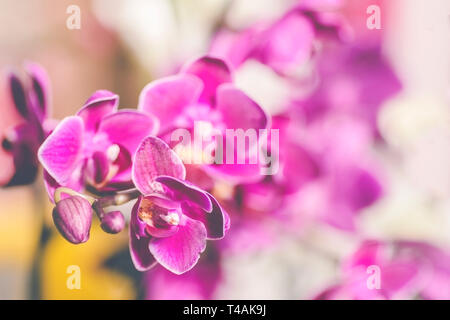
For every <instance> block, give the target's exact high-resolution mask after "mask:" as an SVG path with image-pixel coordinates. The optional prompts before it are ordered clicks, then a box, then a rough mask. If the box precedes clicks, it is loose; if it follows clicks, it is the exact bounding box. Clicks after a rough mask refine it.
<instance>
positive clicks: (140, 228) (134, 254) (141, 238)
mask: <svg viewBox="0 0 450 320" xmlns="http://www.w3.org/2000/svg"><path fill="white" fill-rule="evenodd" d="M141 200H142V197H140V198H139V199H138V200H137V201H136V204H135V205H134V207H133V210H132V211H131V218H130V227H129V236H130V243H129V247H130V255H131V260H132V261H133V264H134V266H135V267H136V269H137V270H139V271H146V270H149V269H150V268H151V267H153V266H154V265H155V264H156V261H155V259H154V258H153V256H152V254H151V253H150V250H149V248H148V245H149V241H150V237H149V236H148V235H147V234H146V232H145V223H144V222H143V221H141V220H140V219H139V217H138V209H139V205H140V203H141Z"/></svg>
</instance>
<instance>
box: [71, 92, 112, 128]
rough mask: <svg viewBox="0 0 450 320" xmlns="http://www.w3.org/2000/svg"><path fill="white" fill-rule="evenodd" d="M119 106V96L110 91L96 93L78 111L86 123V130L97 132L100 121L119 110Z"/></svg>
mask: <svg viewBox="0 0 450 320" xmlns="http://www.w3.org/2000/svg"><path fill="white" fill-rule="evenodd" d="M118 105H119V96H118V95H117V94H115V93H112V92H110V91H108V90H98V91H96V92H95V93H94V94H93V95H92V96H91V97H90V98H89V99H88V100H87V101H86V103H85V104H84V106H83V107H82V108H81V109H80V111H78V113H77V115H78V116H80V117H81V118H82V119H83V121H84V123H85V127H86V130H88V131H96V130H97V128H98V126H99V124H100V121H101V120H102V119H103V118H104V117H105V116H107V115H108V114H111V113H113V112H114V111H116V110H117V107H118Z"/></svg>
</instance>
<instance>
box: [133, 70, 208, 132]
mask: <svg viewBox="0 0 450 320" xmlns="http://www.w3.org/2000/svg"><path fill="white" fill-rule="evenodd" d="M202 89H203V84H202V82H201V80H200V79H199V78H197V77H194V76H191V75H187V74H185V75H176V76H171V77H166V78H163V79H160V80H157V81H153V82H151V83H149V84H148V85H147V86H145V88H144V89H143V90H142V92H141V95H140V97H139V107H138V109H139V110H142V111H145V112H147V113H150V114H152V115H154V116H155V117H157V118H158V119H159V121H160V123H161V130H162V131H164V130H165V129H167V128H168V127H170V126H171V124H172V123H173V121H174V120H175V119H176V118H177V117H178V116H180V114H182V113H183V110H184V108H185V107H186V106H188V105H190V104H193V103H195V102H197V100H198V98H199V97H200V93H201V92H202Z"/></svg>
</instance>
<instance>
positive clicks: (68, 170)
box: [38, 90, 158, 199]
mask: <svg viewBox="0 0 450 320" xmlns="http://www.w3.org/2000/svg"><path fill="white" fill-rule="evenodd" d="M118 102H119V100H118V96H117V95H115V94H113V93H112V92H109V91H106V90H100V91H97V92H95V93H94V95H92V96H91V97H90V98H89V99H88V100H87V102H86V104H85V105H84V106H83V108H81V110H80V111H79V112H78V113H77V115H76V116H71V117H67V118H65V119H64V120H62V121H61V123H60V124H59V125H58V126H57V127H56V128H55V130H54V131H53V132H52V133H51V134H50V136H49V137H48V138H47V139H46V140H45V141H44V143H43V144H42V146H41V147H40V148H39V152H38V155H39V160H40V162H41V163H42V165H43V167H44V169H45V171H46V174H45V176H44V177H45V179H46V186H47V190H48V193H49V196H50V198H51V199H53V193H54V190H55V189H56V187H58V186H64V187H68V188H70V189H72V190H75V191H82V190H83V189H84V188H89V189H93V190H96V191H97V192H105V191H111V190H122V189H129V188H131V187H132V182H131V158H132V156H133V154H134V152H135V150H136V148H137V146H138V144H139V143H140V142H141V140H142V139H143V138H144V137H146V136H147V135H150V134H153V133H155V132H156V131H157V130H158V129H157V128H158V124H157V122H156V121H155V120H154V119H153V118H151V117H150V116H148V115H146V114H144V113H141V112H138V111H134V110H120V111H117V106H118ZM131 124H132V125H131Z"/></svg>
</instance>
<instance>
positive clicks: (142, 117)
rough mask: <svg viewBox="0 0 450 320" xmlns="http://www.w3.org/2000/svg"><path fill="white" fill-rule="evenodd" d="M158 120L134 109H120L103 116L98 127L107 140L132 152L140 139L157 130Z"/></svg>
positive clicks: (153, 133)
mask: <svg viewBox="0 0 450 320" xmlns="http://www.w3.org/2000/svg"><path fill="white" fill-rule="evenodd" d="M158 126H159V125H158V120H157V119H155V118H153V117H151V116H149V115H147V114H144V113H142V112H139V111H135V110H120V111H118V112H116V113H113V114H110V115H108V116H106V117H104V118H103V120H102V121H101V122H100V126H99V128H98V132H99V133H105V134H106V135H107V136H108V139H109V141H111V142H112V143H116V144H119V145H121V146H123V147H125V148H126V149H127V150H128V151H129V152H130V154H133V153H134V152H135V151H136V149H137V147H138V145H139V144H140V143H141V141H142V140H143V139H144V138H145V137H147V136H150V135H155V134H156V133H157V132H158Z"/></svg>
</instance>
